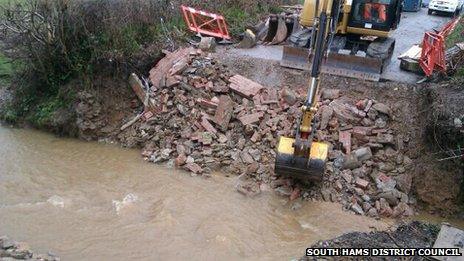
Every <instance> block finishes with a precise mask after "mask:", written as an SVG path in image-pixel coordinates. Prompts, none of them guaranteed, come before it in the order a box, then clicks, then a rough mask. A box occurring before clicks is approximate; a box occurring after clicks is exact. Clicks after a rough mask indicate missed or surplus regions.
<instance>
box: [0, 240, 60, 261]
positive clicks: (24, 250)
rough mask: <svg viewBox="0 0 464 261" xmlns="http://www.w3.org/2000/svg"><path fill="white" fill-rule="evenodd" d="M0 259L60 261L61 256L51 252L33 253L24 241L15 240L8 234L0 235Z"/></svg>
mask: <svg viewBox="0 0 464 261" xmlns="http://www.w3.org/2000/svg"><path fill="white" fill-rule="evenodd" d="M0 260H40V261H59V260H60V258H59V257H57V256H55V255H54V254H53V253H51V252H49V253H48V254H47V255H40V254H36V253H33V252H32V251H31V249H30V248H29V246H28V245H27V244H26V243H23V242H15V241H13V240H11V239H9V238H8V237H7V236H1V237H0Z"/></svg>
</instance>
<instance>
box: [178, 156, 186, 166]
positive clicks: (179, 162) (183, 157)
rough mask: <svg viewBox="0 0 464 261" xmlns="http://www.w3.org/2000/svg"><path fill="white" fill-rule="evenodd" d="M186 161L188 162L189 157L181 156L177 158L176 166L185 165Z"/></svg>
mask: <svg viewBox="0 0 464 261" xmlns="http://www.w3.org/2000/svg"><path fill="white" fill-rule="evenodd" d="M185 161H187V156H185V154H180V155H179V156H177V158H176V166H178V167H179V166H182V165H184V164H185Z"/></svg>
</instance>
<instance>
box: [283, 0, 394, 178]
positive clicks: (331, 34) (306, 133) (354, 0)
mask: <svg viewBox="0 0 464 261" xmlns="http://www.w3.org/2000/svg"><path fill="white" fill-rule="evenodd" d="M367 1H370V0H307V1H305V4H304V8H303V12H302V15H301V18H300V20H301V23H302V24H306V25H308V26H311V37H310V40H309V46H307V48H297V49H296V50H298V51H300V52H303V51H301V50H304V53H298V52H295V47H290V48H286V49H287V50H286V53H285V55H287V56H290V58H293V59H299V60H301V57H302V56H301V55H302V54H304V55H303V57H304V60H303V62H304V64H309V68H310V82H309V88H308V94H307V98H306V101H305V103H304V104H303V106H302V107H301V111H302V113H301V116H300V118H299V120H298V123H297V128H296V131H295V137H294V138H290V137H280V139H279V143H278V145H277V154H276V161H275V172H276V174H277V175H281V176H290V177H292V178H297V179H300V180H303V181H321V180H322V177H323V174H324V170H325V164H326V161H327V156H328V151H329V146H328V144H326V143H324V142H318V141H314V136H315V131H316V122H315V120H314V115H315V114H316V112H317V110H318V108H317V98H316V97H317V94H318V90H319V76H320V74H321V71H322V70H324V68H326V70H327V67H330V66H331V65H333V64H334V65H335V67H338V68H340V67H342V68H341V70H353V69H357V68H353V67H349V68H343V66H347V64H348V62H352V61H353V59H354V61H355V63H356V62H358V60H359V65H360V66H363V67H367V68H369V67H372V65H373V64H379V65H380V66H381V65H382V64H383V63H384V62H385V60H386V59H389V58H390V57H391V53H392V51H393V48H394V40H392V39H391V38H388V32H389V31H390V29H391V28H393V27H396V25H397V24H398V22H399V15H400V9H401V7H400V6H399V5H400V4H401V3H400V2H399V1H400V0H384V1H388V3H389V4H387V3H385V4H379V3H378V2H377V3H375V4H377V5H373V4H374V3H373V2H370V3H372V5H371V6H367V7H366V5H367ZM360 3H364V4H363V5H360ZM352 5H355V6H354V7H353V6H352ZM382 5H383V6H384V7H381V6H382ZM389 5H392V6H389ZM374 6H375V9H376V10H381V11H378V12H377V13H375V14H373V10H372V8H374ZM395 6H396V7H395ZM367 10H368V11H369V12H371V16H372V17H374V16H375V17H381V19H380V18H376V19H375V20H373V19H371V20H368V21H367V20H365V19H358V18H357V17H358V13H359V12H361V11H366V13H367ZM363 17H364V16H363ZM389 17H390V18H389ZM379 19H380V20H382V21H385V22H379V21H380V20H379ZM387 21H388V22H387ZM360 35H370V36H375V38H371V39H364V40H363V39H362V37H360ZM341 38H345V40H340V39H341ZM336 39H337V40H336ZM340 42H341V43H343V45H342V44H339V43H340ZM346 46H350V47H351V48H352V49H354V50H359V48H360V47H361V46H364V47H363V48H364V49H365V50H366V51H367V52H368V53H370V54H371V56H374V57H358V56H355V55H354V54H353V53H351V55H350V54H339V53H338V52H335V50H336V49H342V48H341V47H343V48H346ZM292 48H293V49H292ZM353 52H354V51H353ZM287 58H289V57H287ZM347 59H348V62H347V61H346V60H347ZM283 62H284V61H283ZM305 66H308V65H305ZM355 71H356V70H355ZM364 73H365V75H364V76H365V77H369V75H368V74H369V73H368V72H364ZM371 77H372V76H371Z"/></svg>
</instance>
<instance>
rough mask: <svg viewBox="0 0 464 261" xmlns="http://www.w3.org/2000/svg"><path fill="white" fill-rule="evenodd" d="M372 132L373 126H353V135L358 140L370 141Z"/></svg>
mask: <svg viewBox="0 0 464 261" xmlns="http://www.w3.org/2000/svg"><path fill="white" fill-rule="evenodd" d="M371 134H372V128H369V127H361V126H355V127H353V137H354V138H355V139H357V140H358V141H365V142H368V141H369V137H368V136H369V135H371Z"/></svg>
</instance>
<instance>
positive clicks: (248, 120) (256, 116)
mask: <svg viewBox="0 0 464 261" xmlns="http://www.w3.org/2000/svg"><path fill="white" fill-rule="evenodd" d="M263 115H264V114H263V113H262V112H257V113H253V114H249V115H245V116H242V117H240V118H238V120H239V121H240V122H242V124H243V125H248V124H253V123H256V122H258V121H259V120H260V118H262V117H263Z"/></svg>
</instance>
